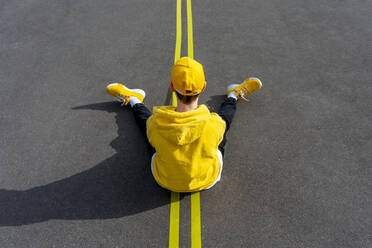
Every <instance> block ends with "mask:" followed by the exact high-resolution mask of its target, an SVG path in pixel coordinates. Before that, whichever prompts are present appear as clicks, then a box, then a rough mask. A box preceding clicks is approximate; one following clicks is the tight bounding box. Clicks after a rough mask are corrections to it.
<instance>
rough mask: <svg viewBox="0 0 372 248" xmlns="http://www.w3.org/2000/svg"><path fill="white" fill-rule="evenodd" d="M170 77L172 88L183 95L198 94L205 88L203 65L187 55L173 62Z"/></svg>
mask: <svg viewBox="0 0 372 248" xmlns="http://www.w3.org/2000/svg"><path fill="white" fill-rule="evenodd" d="M171 78H172V79H171V80H172V84H173V88H174V90H176V91H177V92H178V93H180V94H181V95H184V96H194V95H197V94H200V92H202V91H203V90H204V88H205V77H204V70H203V66H202V65H201V64H200V63H198V62H197V61H195V60H193V59H192V58H189V57H182V58H180V59H179V60H178V61H177V62H176V63H175V64H174V66H173V68H172V77H171Z"/></svg>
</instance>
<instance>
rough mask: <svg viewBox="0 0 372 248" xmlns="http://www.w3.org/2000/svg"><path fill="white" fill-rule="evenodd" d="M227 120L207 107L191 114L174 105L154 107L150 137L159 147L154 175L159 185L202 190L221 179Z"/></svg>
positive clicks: (156, 147)
mask: <svg viewBox="0 0 372 248" xmlns="http://www.w3.org/2000/svg"><path fill="white" fill-rule="evenodd" d="M225 125H226V124H225V121H223V120H222V118H221V117H220V116H219V115H218V114H216V113H210V112H209V110H208V108H207V107H206V106H205V105H199V106H198V108H197V109H195V110H191V111H187V112H176V111H175V107H173V106H161V107H154V108H153V115H152V116H150V118H149V119H148V120H147V137H148V139H149V141H150V144H151V145H152V146H153V147H154V148H155V150H156V155H155V158H154V160H153V174H154V177H155V180H156V181H157V182H158V184H159V185H161V186H163V187H164V188H167V189H169V190H172V191H175V192H192V191H199V190H203V189H205V188H207V187H208V186H210V185H212V184H213V183H214V181H215V180H216V179H217V177H218V173H219V170H220V162H219V159H218V157H217V149H218V145H219V144H220V142H221V141H222V138H223V134H224V132H225Z"/></svg>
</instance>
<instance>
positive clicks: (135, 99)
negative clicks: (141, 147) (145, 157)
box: [106, 83, 155, 158]
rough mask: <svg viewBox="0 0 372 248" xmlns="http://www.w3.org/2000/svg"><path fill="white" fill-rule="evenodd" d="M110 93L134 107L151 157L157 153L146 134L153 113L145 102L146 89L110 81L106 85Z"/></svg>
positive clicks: (124, 103) (136, 118) (135, 116)
mask: <svg viewBox="0 0 372 248" xmlns="http://www.w3.org/2000/svg"><path fill="white" fill-rule="evenodd" d="M106 91H107V93H108V94H110V95H112V96H114V97H116V98H117V99H118V100H119V101H121V102H122V105H128V104H129V105H130V106H131V107H132V109H133V114H134V118H135V120H136V122H137V125H138V127H139V128H140V130H141V133H142V134H143V136H144V138H145V140H146V143H147V146H148V151H149V155H150V158H151V157H152V155H153V154H154V153H155V149H154V148H153V147H152V146H151V145H150V142H149V141H148V139H147V134H146V121H147V119H148V118H149V117H150V116H151V115H152V113H151V111H150V110H148V109H147V108H146V106H145V105H144V104H143V99H144V98H145V95H146V93H145V91H143V90H141V89H129V88H127V87H125V86H124V85H123V84H121V83H110V84H109V85H107V87H106Z"/></svg>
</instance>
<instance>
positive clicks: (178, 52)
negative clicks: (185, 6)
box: [172, 0, 182, 107]
mask: <svg viewBox="0 0 372 248" xmlns="http://www.w3.org/2000/svg"><path fill="white" fill-rule="evenodd" d="M181 7H182V1H181V0H177V30H176V49H175V51H174V63H176V62H177V60H179V59H180V58H181V41H182V11H181V10H182V9H181ZM172 106H174V107H177V97H176V94H175V93H174V92H173V93H172Z"/></svg>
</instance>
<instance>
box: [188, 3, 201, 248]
mask: <svg viewBox="0 0 372 248" xmlns="http://www.w3.org/2000/svg"><path fill="white" fill-rule="evenodd" d="M192 30H193V26H192V8H191V0H187V48H188V56H189V57H190V58H194V39H193V32H192ZM200 224H201V223H200V192H194V193H191V247H192V248H200V247H201V226H200Z"/></svg>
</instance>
